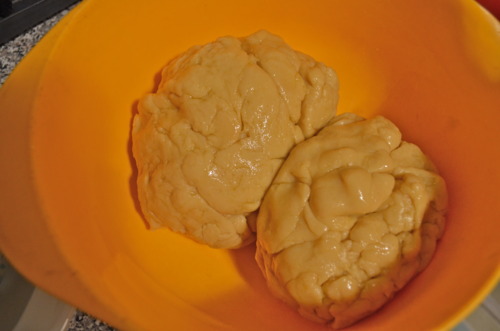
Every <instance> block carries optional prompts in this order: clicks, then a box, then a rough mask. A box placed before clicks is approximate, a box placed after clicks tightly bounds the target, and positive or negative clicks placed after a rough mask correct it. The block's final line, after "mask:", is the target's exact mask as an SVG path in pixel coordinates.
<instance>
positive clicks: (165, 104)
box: [132, 31, 337, 248]
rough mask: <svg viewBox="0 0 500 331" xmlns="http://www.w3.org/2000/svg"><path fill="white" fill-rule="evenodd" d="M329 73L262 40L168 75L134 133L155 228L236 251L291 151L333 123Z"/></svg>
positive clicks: (206, 50) (186, 59)
mask: <svg viewBox="0 0 500 331" xmlns="http://www.w3.org/2000/svg"><path fill="white" fill-rule="evenodd" d="M336 104H337V78H336V75H335V73H334V72H333V70H331V69H329V68H327V67H326V66H325V65H323V64H321V63H318V62H316V61H315V60H314V59H312V58H311V57H309V56H307V55H304V54H302V53H299V52H297V51H294V50H293V49H291V48H290V47H289V46H288V45H287V44H285V42H284V41H283V40H282V39H281V38H279V37H277V36H275V35H272V34H270V33H268V32H266V31H260V32H257V33H255V34H253V35H250V36H248V37H246V38H241V39H238V38H234V37H223V38H219V39H218V40H216V41H215V42H212V43H210V44H207V45H204V46H195V47H193V48H191V49H189V50H188V51H187V52H186V53H184V54H181V55H180V56H178V57H177V58H175V59H174V60H172V61H171V62H170V63H169V64H168V65H167V66H166V67H165V68H164V70H163V71H162V75H161V83H160V84H159V87H158V90H157V91H156V92H155V93H153V94H149V95H147V96H146V97H144V98H143V99H142V100H141V101H140V104H139V112H138V114H137V115H136V116H135V119H134V123H133V131H132V138H133V155H134V157H135V160H136V163H137V167H138V193H139V200H140V204H141V208H142V211H143V214H144V216H145V218H146V220H147V222H148V223H149V224H150V225H151V228H159V227H168V228H170V229H172V230H174V231H176V232H179V233H182V234H184V235H186V236H188V237H190V238H192V239H194V240H196V241H198V242H200V243H204V244H207V245H210V246H212V247H218V248H235V247H239V246H242V245H244V244H246V243H248V242H250V241H252V240H253V237H254V234H253V231H252V230H251V228H250V226H249V221H251V220H252V218H254V217H255V211H256V210H257V209H258V208H259V206H260V203H261V200H262V197H263V195H264V192H265V191H266V190H267V189H268V187H269V186H270V184H271V181H272V179H273V178H274V176H275V174H276V172H277V170H278V169H279V168H280V166H281V164H282V162H283V160H284V159H285V158H286V156H287V155H288V153H289V151H290V149H291V148H292V147H293V146H294V145H295V144H297V143H299V142H301V141H302V140H304V139H305V138H308V137H310V136H312V135H314V134H315V133H316V132H317V131H318V130H319V129H321V128H322V127H324V126H325V125H326V123H327V122H328V121H329V120H330V119H331V118H332V117H333V116H334V114H335V108H336Z"/></svg>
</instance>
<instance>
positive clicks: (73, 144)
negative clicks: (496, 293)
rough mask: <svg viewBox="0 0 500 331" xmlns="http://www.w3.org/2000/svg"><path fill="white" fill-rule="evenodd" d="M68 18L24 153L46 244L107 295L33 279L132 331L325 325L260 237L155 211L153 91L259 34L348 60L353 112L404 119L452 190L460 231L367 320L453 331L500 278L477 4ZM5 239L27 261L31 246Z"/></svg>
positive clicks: (198, 8) (489, 23)
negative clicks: (141, 144) (163, 79)
mask: <svg viewBox="0 0 500 331" xmlns="http://www.w3.org/2000/svg"><path fill="white" fill-rule="evenodd" d="M66 24H67V26H66V28H65V29H64V30H62V31H60V35H59V36H58V39H57V42H54V45H52V48H51V50H50V52H46V54H45V55H44V58H43V61H42V60H40V63H42V62H43V71H41V72H40V73H39V74H38V75H37V76H34V77H32V78H33V79H34V80H36V84H34V87H33V101H32V102H31V103H30V104H29V105H28V106H26V109H29V114H30V116H29V119H23V121H24V120H26V121H28V122H29V123H30V128H31V129H30V134H31V135H30V138H29V144H30V146H31V149H30V151H31V152H30V154H29V155H25V156H19V157H23V158H26V162H29V163H30V164H31V166H32V171H33V172H32V176H33V177H32V178H33V180H32V181H31V182H30V185H33V186H34V188H35V191H36V192H37V196H38V199H36V203H37V204H38V205H39V207H40V209H41V210H42V212H41V215H43V218H41V217H33V218H32V219H25V220H23V221H24V222H26V225H25V226H27V227H29V226H32V224H35V223H37V224H39V223H40V222H41V223H43V224H44V227H43V229H42V230H41V233H40V235H39V241H40V242H42V241H46V240H50V241H51V242H52V243H54V245H55V246H54V247H55V248H54V249H56V250H58V251H59V252H60V254H61V256H62V258H61V259H62V260H63V261H65V265H64V266H60V268H61V270H62V272H72V273H74V275H76V276H75V277H77V278H78V280H79V282H80V285H81V286H84V287H85V289H86V291H88V292H89V293H90V295H92V297H93V298H94V299H93V300H95V301H96V302H98V303H99V304H95V305H93V304H90V303H89V301H88V300H83V299H80V298H81V297H82V294H81V292H82V291H81V289H80V290H77V289H75V288H71V287H69V288H67V289H65V290H64V291H63V290H61V286H60V284H58V283H57V281H54V277H55V278H56V279H57V271H56V273H55V276H53V277H52V278H50V281H49V280H48V279H47V277H45V276H44V274H42V273H36V272H35V273H34V272H32V271H30V272H28V274H27V276H28V277H29V278H30V279H31V280H33V281H34V282H35V283H37V284H39V285H40V286H41V287H43V288H46V289H47V290H49V291H50V292H52V293H54V294H56V295H57V296H59V297H61V298H62V299H64V300H66V301H68V302H70V303H72V304H73V305H76V306H78V307H80V308H82V309H84V310H86V311H88V312H90V313H91V314H94V315H96V316H98V317H100V318H102V319H104V320H106V321H109V322H110V323H111V324H114V325H116V326H117V327H118V328H121V329H140V330H161V329H165V328H166V327H170V328H172V329H197V330H201V329H205V330H210V329H214V330H222V329H238V330H256V329H259V328H260V329H264V330H270V329H271V328H281V329H286V330H292V331H293V330H304V329H308V330H316V329H317V330H321V329H324V327H323V326H319V325H315V324H313V323H311V322H308V321H306V320H304V319H302V318H301V317H300V316H298V314H296V313H295V312H294V311H292V310H291V309H289V308H288V307H286V306H285V305H283V304H281V303H280V302H278V301H277V300H276V299H274V298H272V297H271V295H270V294H269V292H268V290H267V288H266V286H265V281H264V280H263V278H262V276H261V275H260V272H259V270H258V268H257V266H256V264H255V261H254V258H253V255H254V253H255V250H254V247H253V246H249V247H246V248H243V249H240V250H235V251H226V250H215V249H210V248H207V247H204V246H201V245H198V244H196V243H193V242H191V241H189V240H187V239H185V238H183V237H182V236H180V235H177V234H174V233H172V232H170V231H169V230H165V229H162V230H157V231H149V230H147V229H146V227H145V224H144V221H143V219H142V217H141V214H140V211H139V207H138V201H137V195H136V192H135V189H136V187H135V179H136V168H135V165H134V161H133V158H132V156H131V141H130V125H131V119H132V116H133V114H134V113H135V112H136V105H137V100H138V98H140V97H141V96H142V95H144V94H145V93H147V92H150V91H152V90H153V89H154V87H155V85H156V84H157V83H158V77H159V71H160V69H161V68H162V66H164V65H165V64H166V63H167V61H168V60H169V59H170V58H172V57H173V56H175V55H177V54H179V53H181V52H183V51H185V50H186V49H187V48H188V47H190V46H192V45H195V44H203V43H207V42H210V41H212V40H214V39H215V38H217V37H219V36H223V35H235V36H244V35H248V34H250V33H252V32H254V31H256V30H259V29H267V30H269V31H271V32H273V33H276V34H278V35H280V36H282V37H283V38H284V39H285V40H286V41H287V42H288V43H289V44H290V45H291V46H292V47H293V48H295V49H297V50H301V51H303V52H305V53H307V54H310V55H312V56H313V57H314V58H316V59H317V60H319V61H322V62H324V63H326V64H327V65H329V66H331V67H332V68H334V69H335V70H336V71H337V73H338V75H339V80H340V85H341V89H340V104H339V112H346V111H352V112H356V113H358V114H361V115H364V116H373V115H374V114H382V115H385V116H387V117H388V118H389V119H391V120H392V121H394V122H395V123H396V124H397V125H398V126H399V127H400V128H401V130H402V132H403V136H404V138H405V139H406V140H408V141H411V142H414V143H417V144H419V145H420V146H421V147H422V149H423V150H424V151H425V152H426V153H427V154H428V155H429V156H430V157H431V158H432V159H433V160H434V161H435V163H436V164H437V166H438V168H439V169H440V171H441V173H442V174H443V176H444V177H445V179H446V180H447V183H448V189H449V192H450V208H449V216H448V224H447V229H446V232H445V234H444V237H443V238H442V240H441V241H440V243H439V246H438V250H437V252H436V255H435V257H434V259H433V261H432V262H431V264H430V265H429V267H428V268H427V269H426V270H425V271H424V272H423V273H422V274H420V275H419V276H418V277H417V278H416V279H415V280H414V281H413V282H411V284H409V286H408V287H407V288H405V289H404V290H403V291H401V292H400V293H399V294H398V295H397V296H396V298H395V299H394V300H393V301H392V302H391V303H390V304H388V305H387V306H386V307H385V308H383V309H382V310H381V311H380V312H379V313H377V314H375V315H374V316H372V317H370V318H367V319H365V320H364V321H362V322H361V323H359V324H357V325H356V326H354V327H352V328H351V329H352V330H357V329H362V328H364V327H370V328H371V329H373V330H388V329H397V328H398V327H401V326H402V325H407V322H408V321H409V320H410V319H411V320H412V325H411V326H409V328H410V329H411V328H413V329H414V330H422V329H430V328H437V327H450V326H452V325H453V324H454V323H456V322H458V321H459V319H460V318H462V317H464V315H465V314H466V313H467V312H469V311H470V310H471V309H472V308H473V307H474V305H475V304H476V303H478V302H479V301H480V300H481V299H482V297H484V295H486V293H487V291H488V290H489V289H490V288H491V287H492V286H493V285H494V284H495V283H496V281H497V279H498V275H499V260H500V244H499V243H500V241H498V240H497V239H496V237H497V234H498V230H499V225H498V224H499V223H498V221H497V219H498V211H497V210H496V209H495V208H494V206H495V205H496V200H497V198H496V197H497V195H496V194H495V193H496V187H498V185H500V179H499V177H498V171H497V165H498V163H499V161H500V151H499V150H498V147H497V146H496V143H497V142H498V133H497V132H498V131H497V124H496V123H498V120H500V115H499V111H498V110H499V109H500V93H498V92H499V86H500V85H499V84H500V72H499V71H500V69H498V68H500V65H499V64H500V62H499V61H500V50H499V46H498V45H500V35H499V34H498V32H495V29H496V27H495V24H498V22H496V23H495V21H494V20H492V19H491V17H490V16H488V14H487V13H485V12H483V11H482V9H481V8H480V7H478V6H477V5H476V4H475V3H474V2H472V1H469V0H464V1H451V0H449V1H439V2H438V1H436V2H422V1H417V0H410V1H404V2H403V1H400V2H394V1H376V2H375V1H369V0H363V1H361V0H359V1H349V2H348V1H340V0H338V1H326V0H325V1H316V2H313V3H305V2H303V1H274V2H269V1H263V0H256V1H252V2H246V3H238V2H234V1H226V0H216V1H211V2H206V1H201V0H189V1H178V2H165V1H153V0H152V1H146V2H142V3H141V5H140V6H138V5H137V1H133V0H121V1H97V0H87V1H84V2H83V3H82V4H81V5H80V6H79V7H78V8H77V10H76V11H75V13H74V14H73V15H72V17H71V20H70V21H68V22H67V23H66ZM497 27H498V25H497ZM42 43H43V42H42ZM479 50H480V51H479ZM497 55H498V56H497ZM495 68H496V69H495ZM14 75H15V73H14ZM12 84H14V83H12ZM8 93H9V92H5V95H7V94H8ZM18 94H19V93H18ZM19 97H20V96H19ZM12 120H13V121H18V120H20V119H17V118H14V119H12ZM26 207H29V206H26ZM4 210H7V211H8V210H9V209H8V207H5V208H4ZM11 216H12V217H11V218H12V219H13V220H12V222H14V221H16V220H15V218H16V215H13V214H12V215H11ZM33 226H34V225H33ZM10 235H11V236H14V237H15V236H19V237H20V236H21V234H20V233H17V232H16V233H12V234H10ZM3 245H4V246H7V247H3V248H4V250H5V252H6V253H9V254H10V255H11V260H13V262H14V263H16V257H17V263H18V265H19V267H20V269H21V271H22V269H23V265H24V264H28V256H27V255H26V254H17V253H16V252H18V251H19V250H20V248H18V247H17V246H16V244H15V243H13V242H12V241H10V242H8V243H7V244H5V243H4V244H3ZM32 249H33V250H36V243H33V244H32ZM26 270H27V269H26ZM443 302H446V304H443ZM101 306H103V307H106V309H105V310H103V309H99V308H98V307H101Z"/></svg>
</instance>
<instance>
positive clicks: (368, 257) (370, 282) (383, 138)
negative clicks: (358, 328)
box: [256, 113, 447, 329]
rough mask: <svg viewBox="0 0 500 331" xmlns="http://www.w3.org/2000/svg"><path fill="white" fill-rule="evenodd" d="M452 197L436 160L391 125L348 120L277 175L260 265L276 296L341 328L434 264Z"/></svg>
mask: <svg viewBox="0 0 500 331" xmlns="http://www.w3.org/2000/svg"><path fill="white" fill-rule="evenodd" d="M446 200H447V195H446V188H445V184H444V181H443V179H442V178H441V177H440V176H439V175H438V174H437V173H436V169H435V168H434V166H433V165H432V163H431V162H430V161H429V159H428V158H427V157H426V156H425V155H424V154H423V153H422V152H421V150H420V149H419V148H418V147H417V146H415V145H413V144H410V143H407V142H404V141H402V140H401V133H400V131H399V130H398V129H397V127H396V126H395V125H394V124H393V123H391V122H390V121H388V120H387V119H385V118H383V117H380V116H378V117H375V118H373V119H370V120H365V119H363V118H361V117H359V116H356V115H354V114H348V113H347V114H342V115H340V116H337V117H336V118H335V119H334V120H333V121H332V123H331V124H330V125H328V126H327V127H325V128H324V129H323V130H321V131H320V132H319V133H318V135H316V136H314V137H312V138H310V139H307V140H306V141H304V142H302V143H300V144H298V145H297V146H296V147H295V148H294V149H293V150H292V151H291V152H290V155H289V157H288V158H287V160H286V161H285V162H284V164H283V166H282V168H281V169H280V171H279V172H278V174H277V176H276V178H275V179H274V181H273V184H272V186H271V187H270V189H269V191H268V192H267V193H266V195H265V197H264V200H263V203H262V205H261V209H260V212H259V216H258V219H257V253H256V259H257V262H258V264H259V267H260V268H261V270H262V272H263V273H264V275H265V277H266V279H267V283H268V286H269V288H270V289H271V291H272V292H273V293H274V294H275V295H276V296H277V297H279V298H281V299H282V300H283V301H285V302H287V303H288V304H290V305H292V306H293V307H295V308H296V309H298V311H299V312H300V313H301V314H302V315H304V316H305V317H308V318H310V319H312V320H314V321H317V322H321V323H328V324H329V325H331V326H332V327H333V328H336V329H339V328H343V327H346V326H349V325H351V324H353V323H355V322H356V321H358V320H360V319H362V318H363V317H365V316H367V315H369V314H371V313H373V312H374V311H376V310H377V309H379V308H380V307H382V306H383V305H384V304H385V303H386V302H387V301H388V300H389V299H390V298H391V297H392V296H393V295H394V293H395V292H396V291H398V290H399V289H401V288H402V287H403V286H404V285H405V284H407V283H408V281H409V280H410V279H411V278H412V277H414V276H415V275H416V274H417V273H418V272H419V271H421V270H422V269H423V268H424V267H425V266H426V265H427V264H428V263H429V261H430V259H431V257H432V255H433V253H434V249H435V245H436V241H437V240H438V239H439V238H440V236H441V234H442V231H443V227H444V214H445V208H446V203H447V202H446ZM285 201H286V203H284V202H285Z"/></svg>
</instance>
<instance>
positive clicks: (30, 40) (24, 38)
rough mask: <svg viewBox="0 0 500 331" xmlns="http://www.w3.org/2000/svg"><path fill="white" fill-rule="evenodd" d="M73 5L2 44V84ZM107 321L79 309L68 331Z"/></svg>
mask: <svg viewBox="0 0 500 331" xmlns="http://www.w3.org/2000/svg"><path fill="white" fill-rule="evenodd" d="M72 8H73V6H72V7H69V8H68V9H66V10H63V11H61V12H60V13H58V14H56V15H54V16H53V17H51V18H49V19H48V20H46V21H44V22H42V23H40V24H38V25H36V26H35V27H33V28H31V29H30V30H28V31H26V32H25V33H23V34H22V35H20V36H18V37H16V38H15V39H13V40H11V41H9V42H7V43H5V44H3V45H1V46H0V86H2V85H3V83H4V82H5V80H6V79H7V77H8V76H9V75H10V73H11V72H12V70H13V69H14V68H15V66H16V65H17V64H18V63H19V61H21V60H22V59H23V57H24V56H25V55H26V54H27V53H28V52H29V51H30V50H31V48H32V47H33V46H34V45H35V44H36V43H37V42H38V41H39V40H40V39H41V38H42V37H43V36H44V35H45V34H46V33H47V32H48V31H49V30H50V29H51V28H52V27H53V26H54V25H55V24H56V23H57V22H58V21H59V20H60V19H61V18H62V17H63V16H64V15H66V14H67V13H68V12H69V11H70V10H71V9H72ZM113 330H115V329H114V328H112V327H110V326H108V325H107V324H106V323H104V322H102V321H100V320H98V319H95V318H93V317H92V316H89V315H87V314H85V313H84V312H82V311H79V310H77V311H76V312H75V315H74V316H73V317H72V319H71V320H70V321H69V323H68V328H67V331H113Z"/></svg>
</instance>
